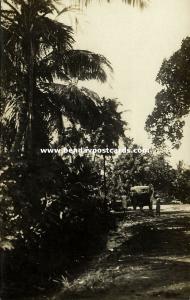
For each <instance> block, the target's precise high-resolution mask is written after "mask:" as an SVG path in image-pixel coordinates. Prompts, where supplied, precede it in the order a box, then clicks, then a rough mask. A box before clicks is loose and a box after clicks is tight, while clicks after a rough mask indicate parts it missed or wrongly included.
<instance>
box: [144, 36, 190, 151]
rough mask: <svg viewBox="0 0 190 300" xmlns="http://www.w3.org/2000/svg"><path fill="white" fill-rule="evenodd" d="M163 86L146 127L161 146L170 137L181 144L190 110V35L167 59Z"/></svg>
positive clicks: (162, 71) (160, 80)
mask: <svg viewBox="0 0 190 300" xmlns="http://www.w3.org/2000/svg"><path fill="white" fill-rule="evenodd" d="M157 82H158V83H160V84H161V85H162V86H163V89H162V90H161V91H160V92H159V93H158V94H157V95H156V103H155V108H154V110H153V112H152V114H151V115H149V116H148V118H147V121H146V129H147V131H148V132H150V134H151V135H152V137H153V142H154V144H155V145H157V146H161V145H163V143H164V142H166V141H167V140H169V141H171V143H172V144H173V146H174V147H179V145H180V140H181V138H182V137H183V127H184V125H185V121H184V117H185V116H187V115H188V114H189V111H190V37H187V38H186V39H184V40H183V42H182V45H181V48H180V49H179V50H178V51H176V52H175V53H174V54H173V55H172V56H171V57H170V58H169V59H168V60H166V59H165V60H164V61H163V63H162V66H161V68H160V71H159V73H158V75H157Z"/></svg>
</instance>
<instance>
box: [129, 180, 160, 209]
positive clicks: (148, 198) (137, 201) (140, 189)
mask: <svg viewBox="0 0 190 300" xmlns="http://www.w3.org/2000/svg"><path fill="white" fill-rule="evenodd" d="M153 193H154V190H153V187H152V186H149V185H137V186H133V187H131V188H130V199H131V204H132V206H133V209H134V210H135V209H136V208H137V207H140V209H142V208H143V207H144V206H148V207H149V209H150V210H152V204H153V203H152V196H153Z"/></svg>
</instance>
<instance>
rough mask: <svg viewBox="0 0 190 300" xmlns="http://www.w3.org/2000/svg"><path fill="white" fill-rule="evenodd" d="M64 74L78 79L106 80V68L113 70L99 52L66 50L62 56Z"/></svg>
mask: <svg viewBox="0 0 190 300" xmlns="http://www.w3.org/2000/svg"><path fill="white" fill-rule="evenodd" d="M64 67H65V71H66V74H68V75H69V76H70V77H71V78H77V79H78V80H90V79H96V80H99V81H101V82H105V81H106V80H107V73H106V68H107V69H109V70H110V71H113V69H112V66H111V63H110V62H109V61H108V60H107V59H106V58H105V57H104V56H103V55H100V54H96V53H93V52H90V51H87V50H70V51H67V53H66V54H65V58H64Z"/></svg>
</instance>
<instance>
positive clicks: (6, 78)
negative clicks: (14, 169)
mask: <svg viewBox="0 0 190 300" xmlns="http://www.w3.org/2000/svg"><path fill="white" fill-rule="evenodd" d="M54 3H55V1H53V0H4V1H3V9H2V11H1V13H2V21H1V32H2V33H3V37H4V47H3V61H4V65H3V78H2V80H1V85H2V87H3V90H4V103H3V108H4V111H3V118H2V122H1V123H2V126H3V133H4V137H5V135H6V134H7V131H9V133H11V134H9V135H8V137H9V141H8V143H7V147H8V144H9V145H12V146H11V148H12V150H14V151H16V152H18V151H22V150H24V152H25V153H26V152H27V153H28V155H29V156H30V158H32V156H33V154H34V151H35V150H36V149H38V148H39V146H40V145H41V146H42V145H44V146H48V144H49V141H50V137H51V135H52V133H53V132H54V131H55V129H57V131H58V132H59V134H61V135H62V134H63V130H64V124H63V118H62V116H63V115H65V116H67V117H68V118H69V119H72V120H75V121H78V122H83V123H84V124H85V123H86V124H87V125H88V126H89V123H90V122H89V121H90V118H91V116H92V115H94V114H95V116H97V115H98V107H97V102H98V101H99V97H98V96H97V95H95V94H94V93H93V92H91V91H89V90H88V89H84V88H81V89H79V88H78V87H77V84H76V83H77V82H78V80H90V79H96V80H99V81H101V82H105V81H106V79H107V72H106V68H108V69H109V70H112V68H111V65H110V62H109V61H108V60H107V59H106V58H105V57H104V56H102V55H99V54H95V53H92V52H90V51H86V50H75V49H73V42H74V39H73V30H72V28H71V27H70V26H66V25H64V24H62V23H59V22H58V21H56V20H55V19H53V16H54V15H53V14H54V13H55V11H57V9H56V7H55V5H54ZM1 62H2V60H1ZM58 80H59V81H62V82H64V84H60V83H59V84H58V83H57V82H58ZM95 120H96V118H95ZM97 120H98V118H97ZM93 126H95V124H93ZM14 136H15V137H14ZM5 139H6V137H5Z"/></svg>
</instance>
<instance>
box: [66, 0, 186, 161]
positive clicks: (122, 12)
mask: <svg viewBox="0 0 190 300" xmlns="http://www.w3.org/2000/svg"><path fill="white" fill-rule="evenodd" d="M189 13H190V0H150V3H149V5H148V7H147V8H146V9H144V10H143V11H142V10H140V9H138V8H133V7H131V6H128V5H125V4H124V3H122V1H118V0H117V1H116V0H115V1H114V0H113V1H112V2H111V4H108V3H106V1H102V2H99V1H92V3H91V4H90V5H89V6H88V7H87V8H84V9H83V11H81V12H77V13H76V12H74V14H75V16H76V14H77V17H78V20H79V23H78V26H77V28H76V29H77V30H76V34H75V40H76V43H75V48H79V49H86V50H90V51H93V52H96V53H99V54H102V55H105V56H106V58H107V59H109V60H110V62H111V64H112V67H113V69H114V73H113V74H112V75H110V76H108V82H107V83H106V84H100V83H97V82H95V81H90V82H85V83H83V85H85V86H87V87H88V88H90V89H92V90H94V91H96V92H97V93H98V94H99V95H100V96H105V97H110V98H117V99H118V101H119V102H120V103H121V104H122V106H121V107H120V110H124V111H126V112H125V113H124V114H123V118H124V119H125V120H126V121H127V122H128V123H129V127H130V131H129V133H128V134H129V135H130V136H132V137H134V140H135V142H136V143H138V144H140V145H142V146H143V147H144V148H147V147H151V139H149V138H148V134H147V132H146V131H145V130H144V126H145V121H146V118H147V116H148V114H150V113H151V112H152V110H153V107H154V102H155V95H156V94H157V92H158V91H159V90H161V88H162V87H161V86H160V85H159V84H158V83H156V81H155V79H156V75H157V73H158V71H159V69H160V66H161V63H162V61H163V59H164V58H169V57H170V56H171V55H172V54H173V53H174V52H175V51H176V50H178V49H179V48H180V46H181V41H182V39H184V38H185V37H186V36H188V35H190V16H189ZM69 21H70V22H73V25H74V18H73V15H72V13H71V14H70V19H69ZM189 132H190V117H188V118H187V119H186V126H185V128H184V138H183V140H182V145H181V147H180V149H179V150H172V151H171V153H172V157H171V162H172V164H174V165H175V164H176V163H177V161H178V160H184V162H185V163H186V164H187V165H190V155H189V149H190V139H189V138H188V136H189Z"/></svg>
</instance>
